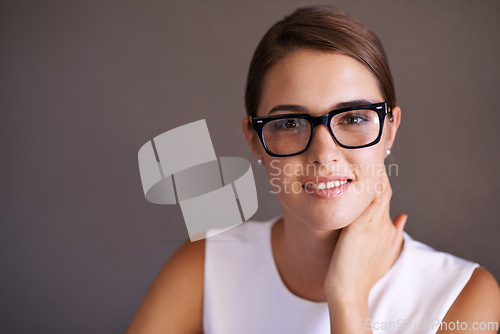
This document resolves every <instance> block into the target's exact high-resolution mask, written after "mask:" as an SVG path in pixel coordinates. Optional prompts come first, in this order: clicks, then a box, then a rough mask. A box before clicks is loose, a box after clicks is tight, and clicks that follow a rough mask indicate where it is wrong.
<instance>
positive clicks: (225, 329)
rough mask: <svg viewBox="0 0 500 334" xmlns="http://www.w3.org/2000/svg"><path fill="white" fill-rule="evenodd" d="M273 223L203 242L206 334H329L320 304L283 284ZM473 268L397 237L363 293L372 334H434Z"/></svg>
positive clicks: (247, 225) (256, 224) (248, 226)
mask: <svg viewBox="0 0 500 334" xmlns="http://www.w3.org/2000/svg"><path fill="white" fill-rule="evenodd" d="M275 221H276V219H273V220H272V221H268V222H245V223H243V224H241V225H239V226H237V227H235V228H233V229H231V230H229V231H226V232H224V233H221V234H218V235H215V236H212V237H210V238H207V239H206V241H205V245H206V246H205V278H204V298H203V304H204V305H203V328H204V333H205V334H268V333H269V334H281V333H285V334H294V333H297V334H299V333H300V334H329V333H330V316H329V312H328V305H327V303H319V302H312V301H309V300H306V299H303V298H300V297H298V296H296V295H294V294H293V293H292V292H290V291H289V290H288V289H287V287H286V286H285V285H284V284H283V281H282V280H281V277H280V274H279V272H278V270H277V268H276V265H275V262H274V258H273V254H272V249H271V226H272V225H273V223H274V222H275ZM476 267H478V264H476V263H473V262H469V261H466V260H464V259H461V258H458V257H456V256H453V255H451V254H447V253H443V252H438V251H436V250H434V249H432V248H431V247H429V246H427V245H424V244H422V243H420V242H418V241H415V240H413V239H412V238H411V237H410V236H409V235H408V234H406V233H404V245H403V250H402V252H401V255H400V257H399V258H398V260H397V261H396V262H395V263H394V265H393V266H392V267H391V269H390V270H389V271H388V272H387V273H386V275H385V276H384V277H382V278H381V279H380V280H379V281H378V282H377V284H376V285H375V286H374V287H373V289H372V291H371V292H370V296H369V299H368V309H369V313H370V319H367V320H366V321H365V327H366V328H367V329H372V331H373V333H384V334H386V333H401V332H405V331H408V332H410V331H411V332H417V331H418V333H426V334H427V333H429V334H430V333H436V332H437V330H438V329H439V322H440V321H442V320H443V318H444V316H445V314H446V313H447V311H448V309H449V308H450V307H451V305H452V304H453V302H454V301H455V299H456V298H457V297H458V295H459V294H460V292H461V291H462V289H463V288H464V286H465V285H466V284H467V282H468V280H469V278H470V277H471V275H472V273H473V271H474V269H475V268H476Z"/></svg>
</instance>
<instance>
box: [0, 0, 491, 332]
mask: <svg viewBox="0 0 500 334" xmlns="http://www.w3.org/2000/svg"><path fill="white" fill-rule="evenodd" d="M312 3H314V2H313V1H295V0H293V1H291V0H277V1H276V0H275V1H263V0H259V1H201V0H200V1H191V2H185V3H181V2H167V1H136V2H132V1H2V2H1V4H0V43H1V44H0V113H1V114H0V117H1V119H0V145H1V151H0V152H1V155H0V163H1V164H0V168H1V174H0V175H1V188H0V189H1V198H0V206H1V210H0V221H1V227H0V229H1V230H0V251H1V253H0V254H1V257H0V261H1V262H0V265H1V275H0V296H1V297H0V332H2V333H34V332H37V333H120V332H122V331H123V330H124V329H125V328H126V326H127V324H128V323H129V321H130V319H131V317H132V315H133V314H134V312H135V309H136V308H137V306H138V305H139V303H140V301H141V299H142V297H143V296H144V294H145V292H146V290H147V289H148V286H149V285H150V283H151V281H152V280H153V278H154V277H155V275H156V273H157V272H158V270H159V269H160V267H161V266H162V265H163V263H164V262H165V261H166V260H167V259H168V258H169V256H170V255H171V254H172V252H173V251H174V250H175V249H176V248H177V247H178V246H179V245H180V244H181V243H182V242H183V241H184V240H185V239H186V238H187V232H186V228H185V225H184V222H183V218H182V215H181V212H180V208H179V207H178V206H160V205H153V204H150V203H148V202H146V200H145V199H144V196H143V193H142V187H141V182H140V178H139V173H138V166H137V151H138V149H139V148H140V147H141V145H142V144H143V143H145V142H146V141H148V140H149V139H151V138H152V137H154V136H156V135H158V134H160V133H162V132H164V131H166V130H169V129H172V128H174V127H177V126H180V125H183V124H186V123H189V122H192V121H196V120H199V119H202V118H204V119H206V120H207V123H208V127H209V130H210V133H211V136H212V140H213V143H214V146H215V149H216V153H217V155H219V156H242V157H246V158H248V159H251V160H252V163H253V167H254V172H255V176H256V179H257V186H258V189H259V211H258V213H257V214H256V216H255V218H257V219H269V218H271V217H273V216H275V215H277V214H279V212H280V210H279V207H278V206H277V202H276V200H275V199H274V198H273V197H272V195H270V194H269V193H268V190H269V188H267V186H266V182H267V181H266V177H265V174H264V170H263V169H262V168H259V167H258V166H257V164H256V163H255V161H254V159H253V158H252V157H251V155H250V151H249V149H248V148H247V146H246V143H245V141H244V138H243V135H242V134H241V130H240V120H241V118H242V117H244V115H245V114H244V108H243V90H244V81H245V75H246V72H247V68H248V64H249V61H250V57H251V55H252V52H253V50H254V48H255V47H256V45H257V43H258V41H259V39H260V38H261V36H262V35H263V33H264V32H265V31H266V30H267V29H268V27H269V26H270V25H271V24H272V23H274V22H275V21H276V20H278V19H280V18H281V17H282V16H283V15H285V14H288V13H290V12H291V11H292V10H293V9H294V8H295V7H297V6H300V5H305V4H312ZM333 4H336V5H338V6H339V7H341V8H343V9H344V10H346V11H347V12H349V13H351V14H352V15H354V16H355V17H358V18H359V19H360V20H362V21H363V22H365V23H367V24H368V25H369V26H371V27H372V28H373V30H374V31H375V32H376V33H377V34H378V35H379V36H380V38H381V39H382V41H383V42H384V44H385V47H386V50H387V53H388V56H389V60H390V64H391V66H392V71H393V75H394V78H395V82H396V88H397V95H398V101H399V103H400V105H401V107H402V109H403V123H402V126H401V128H400V132H399V135H398V139H397V144H396V147H395V148H394V149H393V154H392V157H391V161H390V162H391V163H397V164H398V166H399V175H397V176H392V177H391V180H392V184H393V188H394V198H393V206H392V212H393V214H396V213H400V212H406V213H408V214H409V217H410V218H409V221H408V223H407V231H408V232H409V233H410V234H411V235H412V236H413V237H414V238H416V239H418V240H421V241H424V242H426V243H428V244H429V245H431V246H433V247H436V248H439V249H441V250H444V251H448V252H452V253H454V254H456V255H459V256H461V257H465V258H467V259H470V260H473V261H477V262H479V263H481V264H482V265H484V266H485V267H487V268H488V269H489V270H490V271H491V272H493V273H494V275H495V276H496V277H497V278H498V277H500V262H499V260H498V258H499V255H500V245H499V243H498V236H499V234H500V225H499V215H500V201H499V199H500V178H499V177H498V172H499V165H500V150H499V148H498V144H499V139H500V136H499V125H500V111H499V107H498V95H499V88H500V85H499V83H500V80H499V78H500V63H499V62H500V61H499V59H500V57H499V55H500V41H499V34H498V32H499V31H500V2H499V1H496V0H490V1H488V0H481V1H472V0H470V1H460V0H453V1H451V0H450V1H401V0H391V1H389V0H384V1H371V0H366V1H347V0H342V1H336V2H334V3H333Z"/></svg>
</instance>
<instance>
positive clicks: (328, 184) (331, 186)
mask: <svg viewBox="0 0 500 334" xmlns="http://www.w3.org/2000/svg"><path fill="white" fill-rule="evenodd" d="M333 187H335V183H334V182H328V183H327V184H326V188H327V189H330V188H333Z"/></svg>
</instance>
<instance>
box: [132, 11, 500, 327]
mask: <svg viewBox="0 0 500 334" xmlns="http://www.w3.org/2000/svg"><path fill="white" fill-rule="evenodd" d="M246 108H247V112H248V115H249V117H248V118H247V119H245V120H243V132H244V135H245V137H246V139H247V141H248V144H249V146H250V148H251V150H252V152H253V154H254V155H255V157H256V158H257V159H258V161H259V164H261V165H263V166H264V167H265V168H266V169H267V172H268V175H269V178H270V183H271V185H272V188H273V192H274V193H276V196H277V197H278V199H279V201H280V203H281V205H282V208H283V217H281V218H279V219H273V220H272V221H269V222H266V223H256V222H247V223H244V224H242V225H240V226H238V227H236V228H233V229H231V230H229V231H227V232H225V233H223V234H220V235H218V236H215V237H212V238H209V239H207V240H201V241H198V242H194V243H186V244H184V245H183V246H182V247H181V248H180V249H179V250H178V251H177V252H176V253H175V254H174V255H173V256H172V258H171V259H170V260H169V261H168V263H167V264H166V265H165V267H164V269H163V270H162V272H161V273H160V275H159V276H158V278H157V279H156V281H155V283H154V284H153V286H152V288H151V290H150V292H149V293H148V295H147V296H146V298H145V300H144V302H143V304H142V305H141V307H140V309H139V311H138V313H137V315H136V317H135V319H134V321H133V323H132V324H131V326H130V328H129V331H128V333H149V334H152V333H201V332H203V331H204V332H206V333H238V334H239V333H330V332H331V333H356V334H359V333H372V332H379V333H389V332H403V331H407V332H412V331H413V332H415V333H417V332H419V333H436V332H437V333H448V332H450V333H451V332H455V333H456V332H457V331H458V330H460V333H467V330H465V329H466V328H465V327H464V326H467V327H468V329H470V330H471V331H470V332H477V331H478V330H483V331H482V332H484V333H496V329H495V328H491V329H489V331H488V330H485V328H479V327H477V326H479V325H480V324H483V323H487V322H499V321H500V289H499V287H498V284H497V282H496V281H495V279H494V278H493V277H492V275H491V274H490V273H488V272H487V271H486V270H485V269H483V268H480V267H478V265H477V264H475V263H472V262H469V261H466V260H463V259H459V258H457V257H454V256H452V255H449V254H444V253H440V252H437V251H434V250H432V249H430V248H429V247H427V246H425V245H423V244H421V243H418V242H416V241H414V240H412V239H411V238H410V237H409V236H408V235H407V234H405V233H404V232H403V228H404V225H405V223H406V218H407V217H406V216H405V215H399V216H397V217H396V218H395V219H394V220H391V218H390V216H389V203H390V198H391V194H392V192H391V188H390V185H389V181H388V177H387V174H386V171H385V168H384V159H385V158H386V157H387V156H388V155H389V154H390V149H391V147H392V145H393V142H394V139H395V137H396V133H397V130H398V126H399V124H400V121H401V110H400V108H399V107H398V106H397V104H396V100H395V94H394V87H393V83H392V77H391V74H390V71H389V67H388V64H387V60H386V56H385V54H384V51H383V48H382V45H381V44H380V41H379V40H378V38H377V37H376V36H375V35H374V34H373V33H372V32H371V31H370V30H369V29H368V28H367V27H366V26H364V25H363V24H361V23H360V22H358V21H356V20H355V19H353V18H351V17H349V16H348V15H346V14H345V13H343V12H340V11H338V10H336V9H334V8H331V7H327V6H315V7H308V8H302V9H298V10H297V11H295V12H294V13H293V14H292V15H290V16H288V17H286V18H285V19H284V20H282V21H280V22H278V23H277V24H275V25H274V26H273V27H271V29H270V30H269V31H268V32H267V33H266V35H265V36H264V38H263V40H262V41H261V43H260V44H259V46H258V47H257V50H256V52H255V54H254V57H253V59H252V63H251V65H250V70H249V75H248V81H247V89H246ZM457 321H458V322H457ZM474 324H476V325H475V326H476V327H474V328H473V327H472V326H473V325H474ZM457 326H460V327H457Z"/></svg>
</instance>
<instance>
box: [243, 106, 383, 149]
mask: <svg viewBox="0 0 500 334" xmlns="http://www.w3.org/2000/svg"><path fill="white" fill-rule="evenodd" d="M390 113H391V110H389V106H388V104H387V103H386V102H381V103H375V104H368V105H360V106H354V107H347V108H341V109H335V110H332V111H330V112H329V113H327V114H326V115H323V116H317V117H315V116H311V115H309V114H283V115H273V116H265V117H250V122H251V123H252V126H253V128H254V130H255V131H256V132H257V134H258V135H259V139H260V141H261V143H262V146H264V149H265V150H266V152H267V154H269V155H270V156H273V157H289V156H293V155H298V154H301V153H303V152H304V151H306V150H307V148H308V147H309V144H310V143H311V138H312V136H313V134H314V129H315V127H316V126H318V125H326V126H327V127H328V129H329V131H330V134H331V135H332V137H333V139H334V140H335V142H337V144H338V145H339V146H340V147H343V148H348V149H356V148H363V147H368V146H372V145H375V144H377V143H378V142H379V141H380V138H381V137H382V129H383V128H384V120H385V116H386V115H387V114H390Z"/></svg>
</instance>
